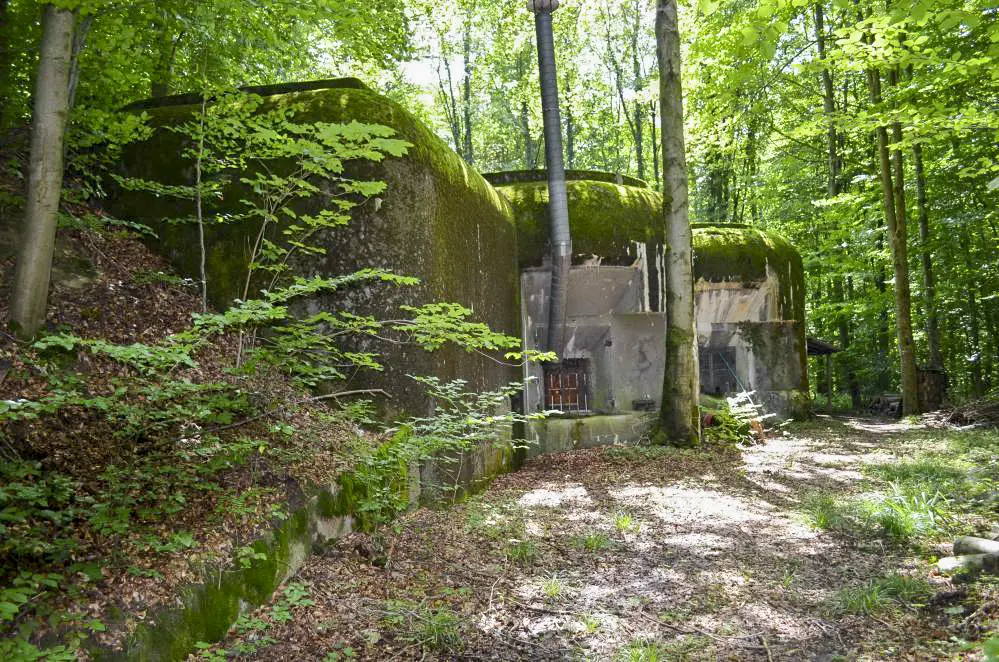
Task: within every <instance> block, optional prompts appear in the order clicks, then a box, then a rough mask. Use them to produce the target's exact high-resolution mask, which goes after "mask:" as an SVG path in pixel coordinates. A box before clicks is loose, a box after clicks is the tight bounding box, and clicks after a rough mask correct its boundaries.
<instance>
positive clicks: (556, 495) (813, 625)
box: [269, 424, 899, 661]
mask: <svg viewBox="0 0 999 662" xmlns="http://www.w3.org/2000/svg"><path fill="white" fill-rule="evenodd" d="M837 425H838V427H835V428H831V429H818V430H815V431H812V430H808V431H807V432H805V433H803V434H800V435H797V436H787V437H778V438H776V439H771V440H769V441H768V443H766V444H763V445H759V446H753V447H751V448H748V449H745V450H744V451H742V452H741V453H740V454H735V453H732V452H729V453H727V454H722V455H717V454H708V453H689V452H687V453H683V452H678V453H676V454H670V453H665V454H659V455H658V456H651V457H650V458H649V459H646V460H643V461H634V460H631V459H627V460H625V459H618V458H617V457H615V456H613V455H612V454H611V453H608V452H606V451H604V450H601V449H593V450H588V451H578V452H573V453H563V454H557V455H549V456H542V457H540V458H537V459H535V460H533V461H532V462H531V463H529V464H528V465H527V466H526V467H525V468H524V469H523V470H521V471H520V472H518V473H516V474H511V475H507V476H503V477H501V478H499V479H498V480H497V481H496V482H495V483H494V485H493V487H492V488H490V489H489V490H488V491H487V492H486V493H485V494H483V495H481V496H480V497H475V498H473V499H471V500H469V501H468V502H466V503H465V504H463V505H461V506H459V507H456V508H454V509H452V510H449V511H428V510H421V511H418V512H416V513H413V514H411V515H410V516H408V517H407V518H404V520H403V522H402V523H401V524H400V529H399V532H398V533H396V534H392V535H391V536H389V537H388V539H387V540H386V541H385V543H384V548H386V549H388V550H389V551H388V552H387V558H388V561H387V563H386V564H385V567H384V569H382V568H381V567H379V566H377V565H370V564H369V563H368V562H367V561H365V559H364V558H355V557H353V556H351V555H349V554H348V555H346V556H337V555H333V556H329V557H326V558H322V559H319V560H315V561H310V563H309V564H308V565H307V567H306V569H305V570H304V571H303V572H302V575H301V576H302V578H303V579H304V580H305V581H308V582H310V583H311V584H312V586H314V587H319V588H318V592H319V593H320V594H321V593H322V591H323V590H328V591H330V593H329V597H328V598H326V599H325V600H324V601H321V602H320V606H318V607H317V609H318V610H319V611H320V612H321V615H322V618H325V619H327V621H328V622H331V623H336V622H341V621H340V620H338V619H341V620H342V622H343V623H350V624H352V625H351V628H352V629H353V631H355V633H354V634H352V635H350V636H351V637H352V638H350V642H351V644H352V646H355V648H356V649H357V650H362V649H363V650H364V651H365V653H364V655H362V657H366V658H368V659H387V658H398V659H420V658H427V659H431V658H441V657H450V655H442V654H441V653H440V651H439V650H434V649H433V648H432V647H430V648H428V647H427V646H428V644H426V640H425V639H421V638H420V637H423V636H424V635H413V634H412V633H411V632H410V634H406V633H405V632H401V631H399V630H398V628H399V627H403V626H400V625H395V626H393V627H395V628H396V629H395V630H393V629H392V627H389V626H387V625H386V623H385V621H384V619H383V617H382V616H381V615H380V614H383V613H384V607H381V606H379V605H383V604H385V602H384V601H385V600H386V599H389V598H392V599H404V600H406V601H408V602H407V604H411V605H412V607H411V609H413V610H416V611H415V612H414V613H417V614H418V615H419V614H422V615H420V616H419V617H418V618H417V619H415V620H413V621H411V623H410V625H409V626H405V627H409V628H417V629H418V630H419V627H421V626H419V625H418V624H419V623H421V622H424V623H429V622H434V621H433V618H432V613H433V612H431V611H426V610H428V609H431V608H434V609H436V608H438V607H437V606H438V605H440V606H441V607H440V608H442V609H443V608H446V609H448V610H451V611H453V613H455V614H458V615H460V616H459V620H460V622H461V623H463V624H464V629H463V631H462V642H461V645H460V650H461V654H460V655H459V656H458V657H460V658H461V659H503V660H521V659H531V660H567V659H594V660H613V659H618V658H619V656H621V655H622V651H624V650H625V649H626V648H627V647H629V646H636V645H639V644H641V645H645V643H648V642H653V643H654V645H655V646H657V647H658V650H659V658H658V659H665V660H673V659H712V660H714V659H737V660H766V661H771V660H801V659H831V658H832V657H833V656H834V655H835V654H837V653H842V654H847V655H848V654H849V651H850V645H849V644H848V643H847V642H849V641H850V640H855V639H857V638H858V637H861V638H862V637H864V636H867V635H866V634H864V633H865V632H868V631H871V632H874V631H876V630H874V629H872V626H871V622H869V621H867V620H865V619H864V618H862V617H848V618H845V619H842V620H837V617H836V616H835V615H834V613H833V612H832V611H831V604H832V602H833V600H834V598H835V596H836V595H837V592H838V591H839V590H840V589H842V588H843V587H845V586H851V585H856V584H858V583H862V582H863V581H865V580H866V578H869V577H875V576H878V575H879V574H881V573H883V572H885V569H886V568H889V567H893V564H894V565H895V566H897V565H898V563H899V559H898V558H897V557H894V556H892V554H891V552H890V550H887V549H886V548H884V547H876V548H875V547H871V546H866V547H863V546H856V545H850V544H848V543H849V541H848V540H844V539H842V538H836V537H834V536H832V535H830V534H827V533H820V532H818V531H816V530H814V529H812V528H810V527H809V526H808V525H806V523H805V519H804V516H803V515H802V514H801V513H800V512H798V510H797V509H798V507H799V504H800V503H801V501H802V499H803V497H804V496H805V495H806V494H807V493H809V492H811V491H814V490H819V489H825V490H854V491H856V490H857V486H858V483H859V481H860V480H861V478H862V474H861V472H860V471H859V469H860V467H861V465H862V463H864V462H870V461H873V460H874V459H879V460H880V461H884V460H885V459H889V458H891V457H892V453H891V450H890V447H885V446H878V440H879V439H890V438H891V435H890V434H887V433H885V434H884V435H883V436H875V435H873V434H867V433H863V434H861V433H859V432H856V431H854V432H852V433H850V434H849V435H844V434H842V433H841V432H840V430H854V428H851V427H848V426H846V425H843V424H837ZM859 429H860V428H858V430H859ZM886 448H888V449H887V450H886ZM345 584H346V585H356V586H358V588H357V589H356V591H360V592H361V593H363V594H364V595H367V596H370V597H369V598H366V599H362V600H360V601H358V599H357V598H356V596H351V595H350V594H349V593H344V588H343V585H345ZM419 610H424V611H422V612H421V611H419ZM316 618H317V619H318V618H320V617H319V616H317V617H316ZM421 619H422V620H421ZM414 624H416V625H414ZM874 625H875V626H877V627H882V626H881V625H880V622H878V621H874ZM339 631H340V632H341V633H343V632H344V631H347V632H350V631H351V629H350V628H348V629H347V630H344V628H343V627H340V630H339ZM357 632H366V633H367V634H366V635H365V638H364V639H363V640H362V639H361V638H360V635H359V634H357ZM420 632H422V630H420ZM293 636H295V635H294V630H293V629H292V628H291V626H289V631H288V632H287V633H286V634H284V635H282V637H281V641H286V640H287V639H288V638H290V637H293ZM301 636H303V637H304V636H315V635H309V634H308V633H301ZM370 642H375V643H370ZM421 642H423V643H421ZM643 642H645V643H643ZM281 645H282V644H281V643H279V644H278V645H277V650H280V646H281ZM848 656H849V655H848ZM269 659H273V658H269ZM300 659H311V658H300ZM316 659H321V657H319V656H317V657H316ZM622 659H624V658H622Z"/></svg>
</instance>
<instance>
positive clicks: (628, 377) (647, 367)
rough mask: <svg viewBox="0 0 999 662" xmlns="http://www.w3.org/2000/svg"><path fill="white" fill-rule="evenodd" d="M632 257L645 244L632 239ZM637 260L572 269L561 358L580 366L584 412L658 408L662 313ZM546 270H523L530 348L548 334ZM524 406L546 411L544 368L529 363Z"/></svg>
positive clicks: (662, 356) (524, 313)
mask: <svg viewBox="0 0 999 662" xmlns="http://www.w3.org/2000/svg"><path fill="white" fill-rule="evenodd" d="M634 250H635V253H636V255H643V254H645V252H646V248H645V247H644V246H642V245H641V244H636V246H635V248H634ZM644 264H645V263H644V262H643V261H642V260H636V262H635V265H634V266H597V265H591V266H578V267H573V268H572V269H571V270H570V272H569V287H568V294H567V301H566V335H565V338H564V343H563V347H562V350H561V352H560V353H559V355H560V356H561V357H562V358H563V359H567V360H582V361H585V362H586V363H585V364H584V365H585V366H586V370H587V378H588V379H587V382H588V383H587V393H586V396H585V405H584V406H582V407H580V409H583V410H585V411H587V412H590V413H598V414H604V413H606V414H611V413H621V412H629V411H634V410H635V409H636V405H637V407H639V408H640V407H642V406H643V404H645V405H646V406H650V405H649V404H648V403H652V405H651V406H654V405H657V404H658V400H659V397H660V396H661V393H662V384H663V368H664V360H665V354H664V351H665V314H664V313H662V312H660V311H658V310H651V309H650V305H649V296H648V292H649V289H650V287H657V284H656V283H655V282H653V283H651V285H650V273H649V270H648V269H646V268H645V266H644ZM550 283H551V274H550V272H549V271H548V270H547V269H546V268H544V267H539V268H535V269H526V270H524V271H523V273H522V275H521V291H522V293H523V296H522V298H521V302H522V319H523V333H524V339H525V343H526V345H527V347H528V348H529V349H535V348H539V347H540V346H541V344H542V343H543V340H544V338H545V337H546V334H547V321H548V318H547V314H548V292H549V287H550ZM526 372H527V377H528V378H529V382H528V388H527V391H526V393H525V405H526V408H527V410H528V411H537V410H541V409H544V408H545V401H544V394H543V391H542V386H543V377H544V375H543V371H542V369H541V367H540V366H528V368H527V369H526Z"/></svg>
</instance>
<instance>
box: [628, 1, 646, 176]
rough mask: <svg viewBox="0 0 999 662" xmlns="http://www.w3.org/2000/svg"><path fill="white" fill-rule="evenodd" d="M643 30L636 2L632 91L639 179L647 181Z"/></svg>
mask: <svg viewBox="0 0 999 662" xmlns="http://www.w3.org/2000/svg"><path fill="white" fill-rule="evenodd" d="M641 29H642V11H641V4H639V3H638V2H635V24H634V26H633V29H632V33H631V65H632V70H633V73H634V78H633V82H632V89H633V91H634V92H635V101H634V104H635V109H634V116H635V120H634V125H635V159H636V160H637V161H638V164H637V165H638V178H639V179H645V144H644V142H645V136H644V135H643V134H644V133H645V132H644V131H643V129H642V124H643V121H642V120H643V117H644V115H645V113H643V112H642V102H641V100H640V99H639V97H640V95H639V92H640V91H641V89H642V63H641V61H640V60H639V58H638V34H639V31H640V30H641Z"/></svg>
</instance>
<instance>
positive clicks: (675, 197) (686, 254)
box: [656, 0, 701, 445]
mask: <svg viewBox="0 0 999 662" xmlns="http://www.w3.org/2000/svg"><path fill="white" fill-rule="evenodd" d="M656 55H657V58H658V61H659V105H660V108H661V113H662V149H663V175H664V184H663V213H664V216H665V222H666V241H667V246H668V248H667V250H668V251H669V254H668V257H667V260H666V370H665V377H664V380H663V382H664V383H663V399H662V407H661V410H660V425H661V429H662V432H663V433H664V434H665V436H666V438H668V439H669V440H671V441H673V442H674V443H679V444H684V445H686V444H698V443H700V436H701V430H700V428H701V425H700V423H701V421H700V415H699V412H698V396H699V391H700V375H699V374H698V366H697V332H696V328H695V318H694V285H693V262H692V260H693V254H692V250H691V232H690V222H689V218H688V208H687V207H688V202H689V201H688V197H687V160H686V154H685V150H684V141H683V88H682V86H681V82H680V66H681V63H680V32H679V26H678V25H677V10H676V0H657V3H656Z"/></svg>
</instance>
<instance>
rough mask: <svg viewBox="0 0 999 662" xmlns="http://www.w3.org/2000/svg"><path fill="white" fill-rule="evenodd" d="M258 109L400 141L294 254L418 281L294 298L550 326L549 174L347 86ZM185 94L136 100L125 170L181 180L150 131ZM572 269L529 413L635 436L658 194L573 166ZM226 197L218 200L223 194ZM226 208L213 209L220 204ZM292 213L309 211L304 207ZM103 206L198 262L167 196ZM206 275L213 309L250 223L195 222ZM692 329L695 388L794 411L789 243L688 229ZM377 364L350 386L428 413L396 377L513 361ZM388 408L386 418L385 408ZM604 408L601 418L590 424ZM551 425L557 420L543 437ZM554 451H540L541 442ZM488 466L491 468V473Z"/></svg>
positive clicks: (456, 357)
mask: <svg viewBox="0 0 999 662" xmlns="http://www.w3.org/2000/svg"><path fill="white" fill-rule="evenodd" d="M252 91H253V92H254V93H256V94H259V95H261V96H263V97H264V98H265V103H266V104H288V105H289V106H291V105H294V106H295V107H296V108H297V109H298V110H296V119H297V120H298V121H332V122H349V121H351V120H354V119H357V120H360V121H364V122H371V123H378V124H384V125H386V126H389V127H392V128H393V129H395V131H396V132H397V135H398V136H399V137H401V138H403V139H406V140H408V141H409V142H411V143H412V144H413V147H412V148H411V149H410V151H409V153H408V154H407V155H406V156H404V157H401V158H389V159H387V160H385V161H384V162H382V163H376V164H370V163H368V164H360V165H358V167H360V168H364V169H365V170H364V172H363V174H364V176H366V177H369V178H378V179H383V180H385V181H386V182H387V183H388V191H387V194H386V195H385V198H384V201H383V203H382V204H380V205H364V206H361V207H359V208H357V209H356V210H355V213H354V219H353V220H352V222H351V223H350V224H349V225H348V226H347V227H345V228H341V229H339V230H337V231H335V232H330V233H329V234H328V235H326V236H324V237H323V238H322V240H323V241H324V243H325V246H326V248H327V253H326V255H325V256H322V257H321V258H318V259H310V260H307V261H306V260H303V261H301V262H299V263H298V264H296V265H295V268H296V269H297V270H298V272H299V273H302V274H309V275H312V274H330V275H332V274H340V273H345V272H348V271H351V270H354V269H358V268H363V267H367V266H374V267H382V268H389V269H392V270H394V271H396V272H398V273H403V274H407V275H414V276H417V277H419V278H420V279H421V281H422V285H421V286H420V287H419V288H411V289H398V290H392V291H386V290H378V291H376V290H375V289H373V288H366V289H363V290H362V291H358V292H351V293H337V295H336V296H333V297H330V296H327V297H316V298H315V299H314V300H310V301H308V302H306V304H305V306H306V309H307V310H308V312H316V311H317V310H322V309H326V308H330V307H334V306H340V307H346V308H347V309H349V310H351V311H353V312H357V313H359V314H365V313H373V314H384V313H386V312H389V311H393V310H395V309H396V308H397V307H398V306H399V305H402V304H409V305H414V304H420V303H424V302H428V301H433V300H437V301H455V302H458V303H461V304H463V305H465V306H467V307H469V308H471V309H473V310H474V311H475V314H476V316H477V317H478V318H479V319H480V320H482V321H484V322H486V323H488V324H489V325H490V326H491V327H492V328H494V329H497V330H501V331H504V332H507V333H512V334H515V335H516V334H519V335H520V336H521V337H522V339H523V342H524V346H525V347H526V348H528V349H536V348H539V347H541V345H542V339H543V338H544V337H545V335H546V333H547V329H546V324H547V306H548V288H549V284H550V270H549V265H548V253H549V251H548V246H547V243H548V239H547V237H548V221H547V204H548V188H547V184H546V179H545V175H546V173H545V172H544V171H520V172H506V173H494V174H490V175H485V176H484V177H483V176H482V175H480V174H478V173H477V172H476V171H475V170H474V169H473V168H471V167H470V166H469V165H468V164H467V163H465V162H464V161H463V160H462V159H461V158H460V157H459V156H458V155H457V154H455V153H454V151H452V150H451V149H450V148H449V147H448V146H447V145H446V144H445V143H444V142H443V141H442V140H441V139H440V138H438V137H437V136H435V135H434V134H433V132H432V131H430V129H428V128H427V127H426V126H424V125H423V124H422V123H420V122H419V121H418V120H417V119H416V118H415V117H414V116H413V115H411V114H410V113H408V112H406V111H405V110H404V109H403V108H402V107H401V106H399V105H398V104H396V103H394V102H392V101H391V100H389V99H387V98H386V97H384V96H381V95H379V94H376V93H374V92H372V91H371V90H369V89H368V88H367V87H365V86H364V85H363V84H361V83H360V82H358V81H356V80H353V79H340V80H332V81H317V82H313V83H304V84H289V85H275V86H268V87H263V88H255V89H253V90H252ZM197 103H198V99H197V98H196V97H187V96H179V97H167V98H164V99H157V100H153V101H152V102H143V103H141V104H137V106H136V108H137V109H142V110H144V111H145V112H147V113H148V114H149V115H150V118H151V124H152V125H153V127H154V128H156V130H155V131H154V133H153V135H152V137H151V138H150V139H149V140H148V141H146V142H145V143H143V144H141V145H138V146H135V147H134V148H132V149H131V150H130V151H129V152H128V153H127V154H126V156H125V159H124V164H123V167H124V170H125V172H127V173H128V174H130V175H134V176H138V177H143V178H146V179H152V180H156V181H159V182H162V183H165V184H180V183H184V181H185V179H190V177H189V176H190V174H191V173H190V172H187V171H186V170H189V169H190V168H189V167H188V166H186V165H185V164H184V163H183V162H180V161H178V160H177V159H176V158H175V157H172V156H171V157H164V155H165V154H170V155H174V154H178V153H179V152H180V151H181V148H182V147H183V144H182V138H181V137H180V136H178V134H177V133H175V132H171V131H168V130H164V129H163V128H162V127H165V126H167V125H170V124H172V123H177V122H179V121H183V120H184V119H186V118H188V117H190V115H191V113H193V112H194V111H195V110H196V108H197ZM567 179H568V185H567V188H568V197H569V215H570V224H571V229H572V236H573V247H574V255H573V264H572V268H571V271H570V278H569V285H568V310H567V331H566V336H565V338H564V339H563V341H564V342H563V343H562V346H561V352H560V355H561V356H562V358H563V361H562V363H561V364H560V365H559V366H557V369H554V370H553V369H551V368H549V369H547V370H546V369H544V368H542V367H541V366H538V365H530V366H528V367H527V368H525V369H524V374H523V375H521V376H523V377H524V378H525V379H526V378H533V379H526V381H527V388H526V389H525V393H524V397H523V408H524V409H525V410H526V411H537V410H543V409H556V410H561V411H563V412H564V413H566V414H569V415H572V416H573V417H574V422H572V423H571V425H570V424H569V423H564V422H560V421H559V420H558V419H553V420H552V421H549V422H546V423H542V424H539V425H538V426H537V428H538V429H537V430H536V431H535V434H533V435H532V436H535V437H537V438H539V439H540V438H551V439H560V440H561V441H557V442H555V443H556V446H559V445H563V444H565V443H569V442H571V445H573V446H577V445H586V444H587V443H590V442H592V443H604V442H606V441H624V440H633V439H635V438H638V437H640V436H641V435H642V434H643V433H644V430H645V429H646V421H647V419H648V417H649V415H648V412H653V411H656V410H657V409H658V407H659V404H660V399H661V394H662V384H663V369H664V346H665V311H664V307H663V306H664V278H663V263H664V254H665V250H666V245H665V241H664V224H663V222H662V196H661V195H660V194H659V193H657V192H656V191H654V190H652V189H651V188H649V187H648V186H647V185H646V184H645V182H642V181H641V180H637V179H634V178H630V177H625V176H621V175H614V174H608V173H600V172H589V171H569V172H568V173H567ZM237 197H238V196H230V198H231V199H236V198H237ZM226 204H228V203H226V202H225V201H223V202H222V203H220V204H219V205H218V208H217V209H215V210H213V211H215V212H218V213H224V212H225V211H226V209H225V205H226ZM301 204H302V205H303V206H304V207H305V208H307V209H308V208H309V206H310V205H311V206H313V207H314V206H315V205H317V204H318V203H317V201H315V200H304V201H302V203H301ZM113 211H114V212H115V213H116V214H118V215H120V216H123V217H130V218H135V219H138V220H142V221H145V222H147V223H149V224H151V225H153V226H154V228H155V229H156V230H157V232H158V233H159V239H158V241H157V246H156V247H157V248H158V249H159V250H160V251H162V252H163V253H164V254H166V255H167V256H168V257H169V258H171V259H172V260H173V262H174V264H175V265H177V267H178V269H179V270H180V271H181V272H183V273H186V274H193V273H196V266H195V265H196V260H197V256H196V254H195V252H194V251H192V250H191V247H192V246H194V245H196V244H195V241H194V233H195V232H196V228H194V227H193V226H192V225H190V224H180V225H177V224H170V223H164V222H163V219H164V218H170V217H174V218H175V217H180V216H184V215H189V213H190V210H189V209H185V208H184V206H183V205H182V204H180V203H176V202H165V201H164V200H159V199H154V198H152V197H151V196H149V195H143V194H139V193H126V194H122V195H119V196H118V197H117V198H116V199H115V201H114V205H113ZM208 232H209V236H208V241H207V243H208V245H209V255H208V271H209V280H210V281H212V282H214V283H215V285H216V288H215V291H214V293H213V294H214V298H215V302H216V304H217V305H219V304H221V305H225V304H226V303H228V301H230V300H231V299H232V298H233V296H234V295H235V288H234V285H235V284H236V283H238V282H239V281H240V280H241V278H242V273H244V272H243V271H242V269H245V266H243V265H245V262H246V260H245V252H246V245H245V244H246V242H245V229H240V228H239V227H238V226H232V225H221V226H214V227H209V229H208ZM694 260H695V261H694V273H695V279H696V283H695V292H696V307H697V325H698V328H697V331H698V340H699V344H700V346H701V348H700V355H701V363H702V367H701V375H702V383H703V385H704V390H705V391H706V392H709V393H713V394H714V393H729V392H733V391H738V390H742V389H749V390H754V391H756V393H757V394H758V401H759V402H760V403H761V404H763V405H764V407H766V408H767V409H768V410H769V411H775V412H777V413H778V414H781V415H800V414H801V413H803V411H804V410H806V409H807V404H808V402H807V395H806V394H807V374H806V372H805V341H804V280H803V279H804V275H803V270H802V266H801V259H800V256H799V255H798V254H797V252H796V251H795V250H794V248H793V247H792V246H790V244H788V243H787V242H786V241H784V240H783V239H780V238H779V237H776V236H774V235H772V234H769V233H766V232H764V231H762V230H759V229H756V228H751V227H748V226H740V225H734V224H727V225H717V226H711V225H698V226H695V228H694ZM385 364H386V371H385V372H384V373H376V374H369V375H367V376H365V377H364V378H362V382H361V385H363V386H366V387H377V388H386V389H387V390H391V391H392V392H394V393H398V394H400V395H399V396H398V397H397V399H396V400H395V401H394V407H393V408H392V409H394V410H406V411H409V412H412V413H419V412H424V411H427V407H428V405H429V403H427V402H425V401H423V400H421V399H420V398H419V396H418V395H417V394H416V393H415V391H414V389H411V388H408V386H409V383H408V380H407V378H406V377H405V375H406V374H427V375H436V376H438V377H440V378H441V379H453V378H457V377H461V378H463V379H466V380H468V382H469V384H470V387H472V388H477V389H489V388H495V387H497V386H499V385H501V384H504V383H507V382H510V381H514V380H516V379H517V378H518V374H517V372H516V371H515V370H513V369H511V368H510V367H508V366H501V365H498V364H496V363H495V362H493V361H490V360H488V359H485V358H482V357H478V356H475V355H470V354H465V353H462V352H460V351H459V350H446V349H445V350H442V351H441V352H439V353H437V354H435V355H433V356H431V355H430V354H428V353H426V352H423V351H422V350H418V349H413V348H405V347H390V348H388V349H387V351H386V352H385ZM388 413H393V412H388ZM597 416H601V417H603V418H602V419H601V420H600V421H599V422H598V421H596V420H594V417H597ZM558 426H562V427H564V428H565V429H564V430H563V429H561V428H560V429H559V430H556V429H555V428H556V427H558ZM546 448H551V446H550V445H547V444H542V447H541V450H542V451H543V450H545V449H546ZM486 471H490V470H489V469H486Z"/></svg>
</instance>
